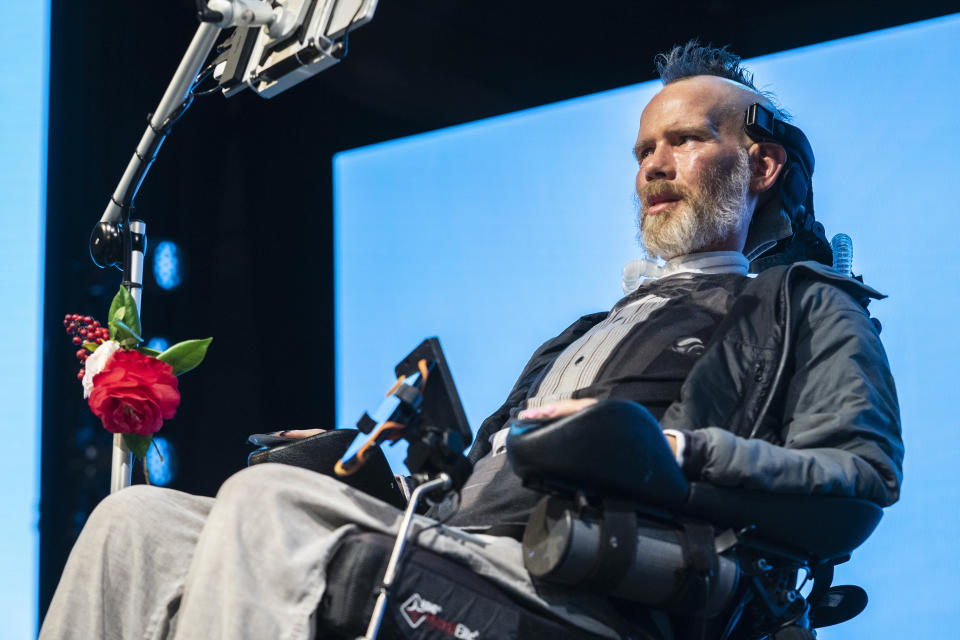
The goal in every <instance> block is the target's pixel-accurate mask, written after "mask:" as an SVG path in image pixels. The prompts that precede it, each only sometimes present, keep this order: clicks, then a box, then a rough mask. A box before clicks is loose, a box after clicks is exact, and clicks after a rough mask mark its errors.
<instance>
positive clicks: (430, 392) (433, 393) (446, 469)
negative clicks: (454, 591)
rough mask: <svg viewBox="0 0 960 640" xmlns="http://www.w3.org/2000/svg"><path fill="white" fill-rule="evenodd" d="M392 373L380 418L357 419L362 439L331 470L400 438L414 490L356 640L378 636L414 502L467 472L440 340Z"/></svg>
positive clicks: (437, 494) (465, 434) (464, 429)
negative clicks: (365, 623)
mask: <svg viewBox="0 0 960 640" xmlns="http://www.w3.org/2000/svg"><path fill="white" fill-rule="evenodd" d="M394 372H395V373H396V375H397V382H396V384H394V386H393V387H392V388H391V389H390V391H389V392H387V400H386V402H385V403H384V406H382V407H381V410H378V411H377V412H376V413H377V415H378V417H379V418H380V419H379V420H376V419H374V418H371V417H370V416H369V415H368V414H367V413H364V414H363V416H362V417H361V418H360V420H359V422H358V423H357V427H358V428H359V429H360V431H361V432H363V434H368V435H367V436H366V437H364V435H360V436H358V437H357V441H356V442H355V444H354V446H351V447H350V448H349V449H348V450H347V452H346V453H345V454H344V455H343V457H342V458H341V459H340V461H339V462H338V463H337V465H336V467H335V468H334V470H335V472H336V473H337V474H338V475H341V476H345V475H350V474H351V473H353V472H355V471H356V470H357V469H359V468H360V467H361V466H362V465H363V463H364V460H365V456H366V452H367V451H369V450H370V448H371V447H375V446H378V445H380V444H382V443H384V442H396V441H397V440H400V439H403V440H406V441H407V442H408V443H409V446H408V448H407V458H406V460H404V463H405V464H406V465H407V468H408V469H409V470H410V472H411V473H412V474H413V479H414V482H415V483H416V485H417V486H416V488H415V489H414V490H413V492H412V493H411V495H410V500H409V502H408V503H407V508H406V510H405V511H404V513H403V519H402V520H401V521H400V528H399V530H398V531H397V536H396V538H395V540H394V544H393V551H392V552H391V554H390V559H389V560H388V561H387V568H386V571H385V572H384V576H383V581H382V582H381V583H380V585H379V588H378V592H377V600H376V603H375V604H374V608H373V614H372V615H371V616H370V623H369V625H368V626H367V632H366V635H364V636H363V637H362V638H358V640H375V639H376V637H377V634H378V633H379V631H380V625H381V623H382V622H383V616H384V613H385V612H386V607H387V599H388V598H389V596H390V589H391V587H392V586H393V584H394V582H395V581H396V578H397V575H398V574H399V570H400V559H401V557H402V555H403V551H404V548H405V547H406V544H407V541H408V539H409V537H410V530H411V527H412V525H413V516H414V514H415V513H416V510H417V506H418V505H419V503H420V499H421V498H423V497H426V498H428V499H430V500H435V501H437V502H439V501H440V500H441V499H442V498H443V497H444V496H445V495H447V494H448V493H449V492H451V491H457V490H459V489H460V487H462V486H463V483H464V482H466V480H467V477H468V476H469V475H470V471H471V470H472V468H473V465H471V464H470V461H469V460H467V458H466V457H465V456H464V455H463V450H464V449H465V448H466V447H467V446H468V445H469V444H470V442H471V440H472V439H473V436H472V434H471V432H470V426H469V425H468V424H467V419H466V416H465V415H464V413H463V407H462V406H461V404H460V396H459V395H458V394H457V388H456V386H455V385H454V384H453V376H451V375H450V369H449V368H448V367H447V362H446V359H445V358H444V357H443V350H442V349H441V348H440V341H439V340H437V339H436V338H427V339H426V340H424V341H423V342H422V343H420V345H419V346H418V347H417V348H416V349H414V350H413V351H411V352H410V354H409V355H407V357H405V358H404V359H403V360H401V361H400V363H399V364H397V366H396V367H395V369H394Z"/></svg>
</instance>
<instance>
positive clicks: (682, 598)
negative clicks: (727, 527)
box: [673, 521, 719, 612]
mask: <svg viewBox="0 0 960 640" xmlns="http://www.w3.org/2000/svg"><path fill="white" fill-rule="evenodd" d="M680 525H681V526H682V527H683V536H682V537H681V549H682V550H683V564H684V567H685V568H686V571H687V584H686V587H685V588H684V589H683V590H682V591H681V593H680V595H679V596H678V598H677V599H676V600H675V601H674V603H673V607H675V608H677V609H680V610H683V611H691V612H694V611H700V610H702V609H703V608H704V607H705V606H706V605H707V599H708V598H709V596H710V580H711V579H712V578H713V577H714V576H716V575H717V570H718V567H719V560H718V558H717V550H716V546H715V542H714V531H713V527H712V526H711V525H709V524H706V523H702V522H692V521H682V522H681V523H680Z"/></svg>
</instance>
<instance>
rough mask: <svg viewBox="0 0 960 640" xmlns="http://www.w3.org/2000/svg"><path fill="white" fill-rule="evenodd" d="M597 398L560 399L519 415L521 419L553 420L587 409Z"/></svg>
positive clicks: (526, 410)
mask: <svg viewBox="0 0 960 640" xmlns="http://www.w3.org/2000/svg"><path fill="white" fill-rule="evenodd" d="M596 403H597V399H596V398H579V399H577V400H573V399H570V400H560V401H559V402H554V403H552V404H545V405H543V406H542V407H533V408H531V409H524V410H523V411H521V412H520V413H519V414H517V417H518V418H520V419H521V420H553V419H555V418H562V417H564V416H569V415H570V414H573V413H576V412H577V411H580V410H581V409H586V408H587V407H589V406H590V405H592V404H596Z"/></svg>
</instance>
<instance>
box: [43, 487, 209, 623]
mask: <svg viewBox="0 0 960 640" xmlns="http://www.w3.org/2000/svg"><path fill="white" fill-rule="evenodd" d="M212 503H213V500H212V499H210V498H203V497H199V496H192V495H188V494H185V493H181V492H179V491H172V490H169V489H160V488H158V487H148V486H142V485H137V486H133V487H128V488H126V489H124V490H122V491H120V492H118V493H115V494H112V495H110V496H108V497H107V498H106V499H104V500H103V501H102V502H101V503H100V504H99V505H98V506H97V508H96V509H94V511H93V513H92V514H91V515H90V518H89V519H88V520H87V524H86V525H85V526H84V528H83V531H82V532H81V534H80V537H79V538H78V539H77V542H76V544H75V545H74V547H73V550H72V551H71V553H70V557H69V559H68V560H67V564H66V566H65V567H64V570H63V574H62V576H61V578H60V583H59V585H58V586H57V590H56V592H55V593H54V596H53V600H52V601H51V603H50V608H49V609H48V610H47V615H46V618H45V619H44V621H43V626H42V627H41V630H40V639H41V640H66V639H70V640H72V639H77V640H90V639H91V638H98V639H100V638H102V639H105V640H112V639H117V640H120V639H123V640H129V639H131V638H144V639H150V640H160V639H162V638H165V637H167V635H168V634H169V632H170V625H171V623H172V620H173V618H174V616H175V614H176V611H177V608H178V606H179V603H180V597H181V594H182V592H183V586H184V580H185V578H186V574H187V570H188V568H189V565H190V559H191V556H192V555H193V549H194V547H195V546H196V544H197V540H198V539H199V536H200V531H201V530H202V528H203V524H204V521H205V519H206V517H207V514H208V512H209V511H210V507H211V506H212Z"/></svg>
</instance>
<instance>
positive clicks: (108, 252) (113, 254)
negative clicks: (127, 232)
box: [90, 222, 123, 269]
mask: <svg viewBox="0 0 960 640" xmlns="http://www.w3.org/2000/svg"><path fill="white" fill-rule="evenodd" d="M90 257H91V258H93V262H94V264H96V265H97V266H98V267H100V268H101V269H106V268H107V267H119V266H120V264H121V262H122V261H123V234H122V232H121V231H120V225H118V224H116V223H113V222H98V223H97V226H95V227H94V228H93V231H92V232H91V233H90Z"/></svg>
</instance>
